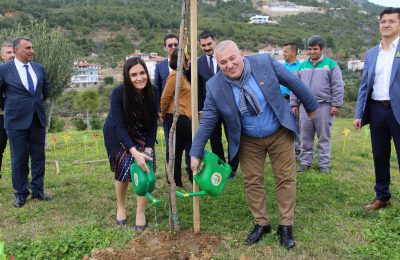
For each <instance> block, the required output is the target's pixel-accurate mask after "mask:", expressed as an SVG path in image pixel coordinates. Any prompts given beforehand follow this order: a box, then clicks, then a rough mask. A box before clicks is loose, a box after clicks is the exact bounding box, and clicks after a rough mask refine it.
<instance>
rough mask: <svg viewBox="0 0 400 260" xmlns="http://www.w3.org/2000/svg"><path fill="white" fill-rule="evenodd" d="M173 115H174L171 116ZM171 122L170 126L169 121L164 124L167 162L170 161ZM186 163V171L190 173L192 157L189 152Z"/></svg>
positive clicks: (186, 155)
mask: <svg viewBox="0 0 400 260" xmlns="http://www.w3.org/2000/svg"><path fill="white" fill-rule="evenodd" d="M171 115H172V114H171ZM171 124H172V119H171V122H170V123H169V124H168V122H167V120H165V121H164V122H163V130H164V138H165V159H166V162H168V161H169V129H170V128H171ZM185 163H186V171H187V172H189V171H191V170H190V155H189V152H185Z"/></svg>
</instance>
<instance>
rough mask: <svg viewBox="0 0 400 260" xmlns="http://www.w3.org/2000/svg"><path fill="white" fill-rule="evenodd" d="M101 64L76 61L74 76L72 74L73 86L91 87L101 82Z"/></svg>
mask: <svg viewBox="0 0 400 260" xmlns="http://www.w3.org/2000/svg"><path fill="white" fill-rule="evenodd" d="M100 69H101V66H100V65H99V64H94V63H88V62H86V61H81V62H76V63H75V64H74V70H75V73H74V76H72V79H71V82H72V85H71V87H89V86H96V85H97V84H98V83H99V72H100Z"/></svg>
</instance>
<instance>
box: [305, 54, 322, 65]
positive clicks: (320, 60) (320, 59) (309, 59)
mask: <svg viewBox="0 0 400 260" xmlns="http://www.w3.org/2000/svg"><path fill="white" fill-rule="evenodd" d="M325 57H326V56H325V54H322V55H321V57H320V58H319V60H318V61H317V62H316V63H315V64H314V62H313V61H312V60H311V58H308V61H309V62H311V63H312V64H314V65H317V64H318V63H320V62H322V61H323V60H324V59H325Z"/></svg>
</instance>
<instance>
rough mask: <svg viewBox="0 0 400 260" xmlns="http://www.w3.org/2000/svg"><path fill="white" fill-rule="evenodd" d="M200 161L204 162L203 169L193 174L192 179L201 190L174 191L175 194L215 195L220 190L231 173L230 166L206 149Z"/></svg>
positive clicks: (182, 196) (184, 196)
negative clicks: (189, 191) (188, 191)
mask: <svg viewBox="0 0 400 260" xmlns="http://www.w3.org/2000/svg"><path fill="white" fill-rule="evenodd" d="M202 162H204V167H203V170H202V171H201V172H198V173H197V174H196V175H194V176H193V179H194V180H195V181H196V182H197V184H198V185H199V187H200V189H201V191H198V192H191V193H181V192H179V191H176V196H178V197H179V198H187V197H193V196H204V195H211V196H214V197H216V196H218V195H219V194H220V193H221V192H222V190H223V189H224V187H225V183H226V181H227V180H228V177H229V174H231V171H232V168H231V166H230V165H229V164H227V163H226V162H224V161H223V160H221V159H220V158H219V157H218V156H217V155H216V154H214V153H212V152H210V151H207V150H206V151H204V155H203V158H202V159H201V162H200V163H202Z"/></svg>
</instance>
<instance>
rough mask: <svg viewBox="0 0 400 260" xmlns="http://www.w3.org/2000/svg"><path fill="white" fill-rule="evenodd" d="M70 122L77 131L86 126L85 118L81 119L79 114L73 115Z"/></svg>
mask: <svg viewBox="0 0 400 260" xmlns="http://www.w3.org/2000/svg"><path fill="white" fill-rule="evenodd" d="M72 124H73V125H74V127H75V128H76V130H78V131H83V130H86V127H87V126H86V123H85V120H83V118H82V116H81V115H76V116H74V118H73V119H72Z"/></svg>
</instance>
